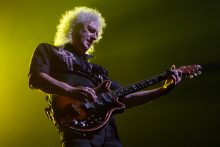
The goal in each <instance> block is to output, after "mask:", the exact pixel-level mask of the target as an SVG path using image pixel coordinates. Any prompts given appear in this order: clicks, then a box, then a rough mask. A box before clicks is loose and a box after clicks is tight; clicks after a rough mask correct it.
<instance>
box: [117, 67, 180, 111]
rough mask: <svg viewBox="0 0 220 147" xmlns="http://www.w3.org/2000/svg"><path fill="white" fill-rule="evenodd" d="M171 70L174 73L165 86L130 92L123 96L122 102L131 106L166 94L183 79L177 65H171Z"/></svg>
mask: <svg viewBox="0 0 220 147" xmlns="http://www.w3.org/2000/svg"><path fill="white" fill-rule="evenodd" d="M171 71H173V72H174V75H173V76H171V77H170V78H169V79H167V80H166V81H165V83H164V85H163V86H161V87H159V88H156V89H152V90H146V91H141V92H135V93H132V94H129V95H127V96H125V97H124V98H122V99H121V102H123V103H124V104H125V106H126V108H131V107H134V106H138V105H141V104H145V103H147V102H149V101H152V100H154V99H155V98H158V97H160V96H163V95H166V94H167V93H169V92H170V91H171V90H172V89H173V88H174V87H175V85H177V84H178V83H179V82H180V81H181V79H182V72H181V71H180V70H176V68H175V66H172V67H171Z"/></svg>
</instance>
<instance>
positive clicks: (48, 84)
mask: <svg viewBox="0 0 220 147" xmlns="http://www.w3.org/2000/svg"><path fill="white" fill-rule="evenodd" d="M29 83H30V85H31V86H32V87H33V88H35V89H39V90H41V91H43V92H45V93H49V94H58V95H63V96H71V97H76V96H83V95H82V94H87V95H88V96H89V98H91V99H95V98H96V95H95V91H94V90H93V89H92V88H89V87H72V86H70V85H68V84H67V83H64V82H61V81H58V80H56V79H54V78H53V77H51V76H50V75H48V74H46V73H35V74H32V75H31V76H30V79H29Z"/></svg>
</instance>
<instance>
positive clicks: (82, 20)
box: [54, 7, 106, 48]
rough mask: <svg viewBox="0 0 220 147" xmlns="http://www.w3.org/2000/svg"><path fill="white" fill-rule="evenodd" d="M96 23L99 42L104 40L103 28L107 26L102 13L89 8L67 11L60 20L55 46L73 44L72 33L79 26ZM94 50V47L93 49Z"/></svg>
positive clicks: (76, 8)
mask: <svg viewBox="0 0 220 147" xmlns="http://www.w3.org/2000/svg"><path fill="white" fill-rule="evenodd" d="M92 21H93V22H95V23H96V24H97V25H98V28H99V29H98V38H97V39H96V41H95V42H98V41H99V40H100V39H101V38H102V33H103V28H104V27H105V26H106V23H105V19H104V18H103V17H102V15H101V13H100V12H98V11H97V10H95V9H91V8H88V7H75V8H74V9H73V10H70V11H66V13H65V14H63V15H62V18H61V19H60V24H59V25H58V26H57V32H56V34H55V39H54V45H55V46H61V45H64V44H66V43H72V33H73V31H74V28H75V26H76V25H77V24H88V23H91V22H92ZM91 48H93V46H92V47H91Z"/></svg>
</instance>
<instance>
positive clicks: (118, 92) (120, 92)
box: [109, 72, 170, 99]
mask: <svg viewBox="0 0 220 147" xmlns="http://www.w3.org/2000/svg"><path fill="white" fill-rule="evenodd" d="M169 74H170V73H168V72H164V73H162V74H159V75H157V76H154V77H151V78H150V79H145V80H141V81H139V82H136V83H134V84H129V85H127V86H124V87H120V88H118V89H115V90H113V91H110V92H109V94H110V95H111V97H112V98H113V99H115V98H120V97H124V96H126V95H128V94H131V93H133V92H136V91H139V90H141V89H144V88H147V87H149V86H152V85H154V84H157V83H159V82H161V81H163V80H165V79H166V78H167V76H168V75H169Z"/></svg>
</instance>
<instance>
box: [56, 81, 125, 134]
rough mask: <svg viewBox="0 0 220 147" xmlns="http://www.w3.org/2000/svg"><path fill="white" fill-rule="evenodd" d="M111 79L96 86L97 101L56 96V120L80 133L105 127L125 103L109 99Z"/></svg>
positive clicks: (121, 110) (122, 108)
mask: <svg viewBox="0 0 220 147" xmlns="http://www.w3.org/2000/svg"><path fill="white" fill-rule="evenodd" d="M110 84H111V83H110V81H104V82H103V83H101V84H100V85H99V86H98V87H97V88H95V91H96V95H97V99H96V101H95V102H91V101H88V100H87V99H83V98H72V97H66V96H55V98H54V99H53V102H52V108H53V111H54V118H55V121H56V122H58V123H59V124H60V125H62V126H65V127H69V128H71V129H73V131H76V132H78V133H83V134H88V133H89V132H93V131H97V130H99V129H102V128H104V127H105V126H106V125H107V124H108V122H109V118H110V117H111V115H112V114H113V113H120V112H123V111H124V109H125V105H124V104H123V103H121V102H119V101H118V99H117V98H116V99H112V98H111V99H108V95H107V94H106V93H107V92H108V91H109V86H110Z"/></svg>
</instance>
